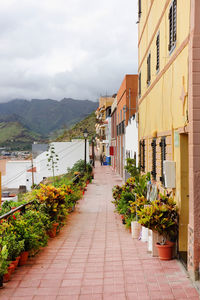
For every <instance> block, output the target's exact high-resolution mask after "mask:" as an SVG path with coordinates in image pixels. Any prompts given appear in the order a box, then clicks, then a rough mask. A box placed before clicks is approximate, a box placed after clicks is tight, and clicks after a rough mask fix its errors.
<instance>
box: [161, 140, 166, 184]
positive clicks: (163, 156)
mask: <svg viewBox="0 0 200 300" xmlns="http://www.w3.org/2000/svg"><path fill="white" fill-rule="evenodd" d="M159 145H160V148H161V177H160V181H161V182H162V184H164V174H163V162H164V160H166V138H165V137H162V139H161V142H160V144H159Z"/></svg>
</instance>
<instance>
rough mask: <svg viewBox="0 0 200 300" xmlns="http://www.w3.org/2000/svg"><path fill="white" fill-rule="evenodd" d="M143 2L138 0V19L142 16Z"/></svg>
mask: <svg viewBox="0 0 200 300" xmlns="http://www.w3.org/2000/svg"><path fill="white" fill-rule="evenodd" d="M141 2H142V0H138V19H140V17H141V14H142V3H141Z"/></svg>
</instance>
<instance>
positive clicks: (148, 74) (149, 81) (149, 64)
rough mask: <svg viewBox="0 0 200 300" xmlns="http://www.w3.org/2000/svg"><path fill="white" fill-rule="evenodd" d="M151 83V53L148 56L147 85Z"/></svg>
mask: <svg viewBox="0 0 200 300" xmlns="http://www.w3.org/2000/svg"><path fill="white" fill-rule="evenodd" d="M150 83H151V53H149V55H148V57H147V85H149V84H150Z"/></svg>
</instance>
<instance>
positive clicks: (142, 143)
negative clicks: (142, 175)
mask: <svg viewBox="0 0 200 300" xmlns="http://www.w3.org/2000/svg"><path fill="white" fill-rule="evenodd" d="M139 163H140V168H141V170H142V171H143V172H144V171H145V141H144V140H143V141H142V140H141V141H140V143H139Z"/></svg>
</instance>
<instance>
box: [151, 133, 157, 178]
mask: <svg viewBox="0 0 200 300" xmlns="http://www.w3.org/2000/svg"><path fill="white" fill-rule="evenodd" d="M151 147H152V171H151V174H152V177H153V179H154V180H156V139H153V141H152V143H151Z"/></svg>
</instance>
